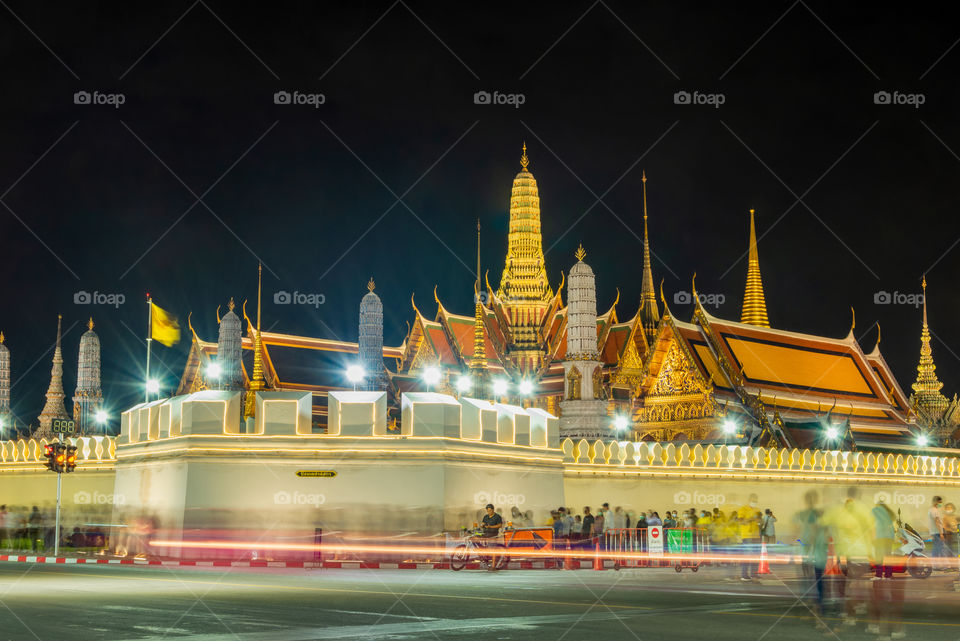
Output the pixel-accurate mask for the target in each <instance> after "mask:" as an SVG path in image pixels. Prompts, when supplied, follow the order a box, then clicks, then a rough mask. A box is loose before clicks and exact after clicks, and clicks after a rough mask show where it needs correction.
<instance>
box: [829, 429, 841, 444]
mask: <svg viewBox="0 0 960 641" xmlns="http://www.w3.org/2000/svg"><path fill="white" fill-rule="evenodd" d="M838 435H839V433H838V432H837V428H835V427H828V428H827V438H828V439H829V440H831V441H832V440H834V439H835V438H837V436H838Z"/></svg>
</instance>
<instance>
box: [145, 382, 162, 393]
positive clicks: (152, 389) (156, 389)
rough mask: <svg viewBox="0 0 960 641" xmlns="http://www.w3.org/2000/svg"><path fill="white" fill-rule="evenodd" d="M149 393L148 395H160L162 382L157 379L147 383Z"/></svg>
mask: <svg viewBox="0 0 960 641" xmlns="http://www.w3.org/2000/svg"><path fill="white" fill-rule="evenodd" d="M147 393H148V394H159V393H160V381H158V380H157V379H155V378H151V379H150V380H148V381H147Z"/></svg>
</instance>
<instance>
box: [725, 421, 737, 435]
mask: <svg viewBox="0 0 960 641" xmlns="http://www.w3.org/2000/svg"><path fill="white" fill-rule="evenodd" d="M723 433H724V434H726V435H727V436H733V435H734V434H736V433H737V424H736V423H734V422H733V421H732V420H730V419H727V420H725V421H724V422H723Z"/></svg>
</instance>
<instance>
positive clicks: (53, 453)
mask: <svg viewBox="0 0 960 641" xmlns="http://www.w3.org/2000/svg"><path fill="white" fill-rule="evenodd" d="M43 457H44V458H45V459H47V469H48V470H50V471H51V472H56V471H57V443H47V444H46V445H44V446H43Z"/></svg>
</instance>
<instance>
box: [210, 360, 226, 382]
mask: <svg viewBox="0 0 960 641" xmlns="http://www.w3.org/2000/svg"><path fill="white" fill-rule="evenodd" d="M222 373H223V368H221V367H220V363H210V364H209V365H207V376H209V377H210V378H212V379H218V378H220V374H222Z"/></svg>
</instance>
